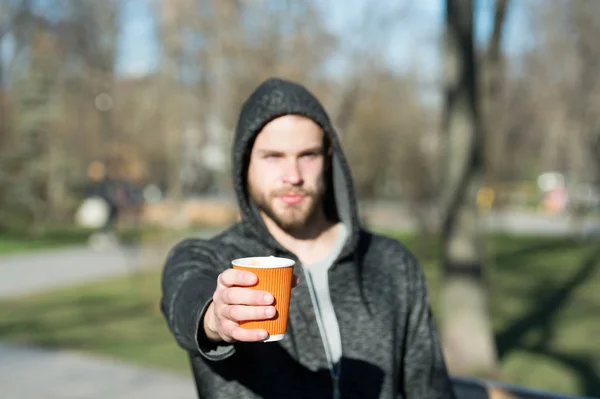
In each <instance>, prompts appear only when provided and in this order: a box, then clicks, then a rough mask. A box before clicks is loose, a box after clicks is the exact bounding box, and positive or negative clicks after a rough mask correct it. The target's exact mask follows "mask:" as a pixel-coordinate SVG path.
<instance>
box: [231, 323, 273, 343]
mask: <svg viewBox="0 0 600 399" xmlns="http://www.w3.org/2000/svg"><path fill="white" fill-rule="evenodd" d="M268 336H269V334H268V333H267V332H266V331H265V330H260V329H253V330H248V329H245V328H242V327H239V326H237V327H235V328H234V329H233V331H232V332H231V337H232V338H233V339H235V340H236V341H242V342H257V341H264V340H265V339H266V338H267V337H268Z"/></svg>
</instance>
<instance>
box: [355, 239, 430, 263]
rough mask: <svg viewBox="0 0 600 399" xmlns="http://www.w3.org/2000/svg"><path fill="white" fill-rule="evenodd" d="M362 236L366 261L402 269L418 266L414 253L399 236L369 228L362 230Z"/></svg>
mask: <svg viewBox="0 0 600 399" xmlns="http://www.w3.org/2000/svg"><path fill="white" fill-rule="evenodd" d="M362 236H363V238H362V240H361V241H363V242H365V243H366V245H365V247H366V254H367V259H368V261H370V262H374V263H379V264H380V266H379V267H382V266H385V267H388V268H393V269H396V268H401V269H404V270H406V269H407V268H410V269H412V268H415V267H417V268H418V267H419V262H418V261H417V259H416V257H415V255H414V254H413V252H412V251H411V250H410V249H409V248H408V247H407V246H406V245H405V244H404V243H403V242H402V240H401V239H400V238H398V237H394V236H393V235H391V234H382V233H375V232H373V231H369V230H363V232H362Z"/></svg>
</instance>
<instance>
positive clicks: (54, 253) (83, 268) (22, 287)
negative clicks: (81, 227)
mask: <svg viewBox="0 0 600 399" xmlns="http://www.w3.org/2000/svg"><path fill="white" fill-rule="evenodd" d="M137 264H138V263H137V256H136V255H135V254H133V253H131V252H128V251H126V250H124V249H121V248H111V249H107V250H103V251H93V250H91V249H89V248H87V247H73V248H62V249H55V250H51V251H41V252H29V253H25V254H19V255H11V256H3V257H0V298H6V297H11V296H18V295H27V294H30V293H34V292H38V291H41V290H46V289H51V288H58V287H61V286H67V285H73V284H81V283H85V282H88V281H94V280H101V279H104V278H109V277H113V276H119V275H124V274H127V273H131V272H132V271H133V270H135V267H136V266H137Z"/></svg>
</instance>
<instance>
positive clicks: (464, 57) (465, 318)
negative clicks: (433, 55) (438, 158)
mask: <svg viewBox="0 0 600 399" xmlns="http://www.w3.org/2000/svg"><path fill="white" fill-rule="evenodd" d="M444 61H445V67H444V70H445V76H444V85H445V87H444V91H445V108H444V118H443V125H442V131H443V134H444V138H443V139H444V146H445V155H446V163H445V173H444V176H445V178H444V182H443V184H444V188H443V202H442V205H443V212H444V213H443V231H442V233H443V253H442V264H443V271H444V281H443V287H442V291H441V297H442V312H441V335H442V341H443V345H444V352H445V356H446V360H447V362H448V367H449V369H450V371H451V372H453V373H459V374H460V373H468V374H476V375H486V376H493V375H495V373H496V372H497V355H496V349H495V344H494V339H493V335H492V330H491V323H490V319H489V315H488V304H487V290H486V287H485V285H484V280H483V265H482V263H483V242H482V234H481V231H480V229H479V218H478V211H477V204H476V196H477V192H478V190H479V188H480V186H481V182H482V178H483V161H484V159H483V148H484V140H483V139H484V134H483V127H484V126H483V121H482V117H481V111H480V104H479V97H478V90H477V87H478V86H477V82H478V80H477V79H478V75H477V72H478V71H477V63H476V61H475V52H474V45H473V0H447V1H446V36H445V58H444Z"/></svg>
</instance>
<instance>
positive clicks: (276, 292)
mask: <svg viewBox="0 0 600 399" xmlns="http://www.w3.org/2000/svg"><path fill="white" fill-rule="evenodd" d="M233 268H234V269H236V270H245V271H249V272H251V273H254V274H256V277H258V282H257V283H256V284H255V285H253V286H251V287H249V288H252V289H255V290H261V291H267V292H270V293H271V294H272V295H273V297H274V298H275V303H274V306H275V310H276V312H275V316H274V317H273V318H272V319H269V320H251V321H243V322H240V326H241V327H243V328H246V329H254V328H260V329H264V330H267V332H268V333H269V335H277V334H284V333H285V332H286V330H287V322H288V312H289V308H290V295H291V291H292V277H293V274H294V267H293V266H286V267H275V268H260V267H247V266H238V265H236V264H234V265H233Z"/></svg>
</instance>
